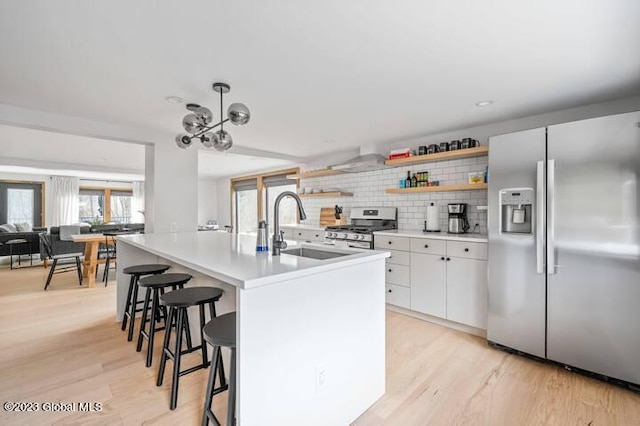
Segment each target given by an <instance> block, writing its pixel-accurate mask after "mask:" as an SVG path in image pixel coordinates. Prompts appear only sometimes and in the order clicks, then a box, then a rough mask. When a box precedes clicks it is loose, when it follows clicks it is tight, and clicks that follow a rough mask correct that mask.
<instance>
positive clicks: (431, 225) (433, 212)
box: [425, 203, 440, 231]
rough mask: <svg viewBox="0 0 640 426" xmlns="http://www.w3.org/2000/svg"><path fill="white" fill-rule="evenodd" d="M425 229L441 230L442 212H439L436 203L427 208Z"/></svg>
mask: <svg viewBox="0 0 640 426" xmlns="http://www.w3.org/2000/svg"><path fill="white" fill-rule="evenodd" d="M425 229H426V230H427V231H439V230H440V210H438V206H436V205H434V203H431V205H429V206H427V224H426V227H425Z"/></svg>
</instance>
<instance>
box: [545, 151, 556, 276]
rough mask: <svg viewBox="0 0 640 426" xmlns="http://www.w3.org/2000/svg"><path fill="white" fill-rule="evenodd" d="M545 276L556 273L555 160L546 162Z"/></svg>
mask: <svg viewBox="0 0 640 426" xmlns="http://www.w3.org/2000/svg"><path fill="white" fill-rule="evenodd" d="M547 197H548V199H547V200H548V206H547V274H548V275H552V274H555V273H556V253H555V241H554V237H555V232H554V230H555V216H556V213H555V208H556V160H549V161H548V162H547Z"/></svg>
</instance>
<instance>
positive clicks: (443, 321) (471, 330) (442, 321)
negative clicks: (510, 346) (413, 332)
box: [387, 303, 487, 339]
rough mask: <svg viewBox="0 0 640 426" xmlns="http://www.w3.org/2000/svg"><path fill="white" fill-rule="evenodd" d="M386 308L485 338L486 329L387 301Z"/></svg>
mask: <svg viewBox="0 0 640 426" xmlns="http://www.w3.org/2000/svg"><path fill="white" fill-rule="evenodd" d="M387 310H388V311H392V312H397V313H399V314H403V315H406V316H409V317H413V318H416V319H419V320H422V321H427V322H430V323H433V324H437V325H442V326H444V327H448V328H451V329H454V330H458V331H462V332H463V333H467V334H472V335H474V336H478V337H482V338H483V339H486V338H487V330H483V329H481V328H476V327H471V326H469V325H464V324H460V323H457V322H453V321H449V320H446V319H443V318H438V317H434V316H431V315H427V314H423V313H421V312H416V311H412V310H410V309H405V308H401V307H399V306H395V305H390V304H388V303H387Z"/></svg>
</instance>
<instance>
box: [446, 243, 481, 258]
mask: <svg viewBox="0 0 640 426" xmlns="http://www.w3.org/2000/svg"><path fill="white" fill-rule="evenodd" d="M447 256H454V257H464V258H467V259H479V260H487V244H486V243H467V242H464V241H447Z"/></svg>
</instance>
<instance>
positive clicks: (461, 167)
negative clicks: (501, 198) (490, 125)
mask: <svg viewBox="0 0 640 426" xmlns="http://www.w3.org/2000/svg"><path fill="white" fill-rule="evenodd" d="M486 165H487V157H477V158H465V159H460V160H447V161H439V162H436V163H426V164H417V165H414V166H404V167H395V168H389V169H383V170H378V171H373V172H365V173H349V174H344V175H339V176H327V177H319V178H312V179H304V180H302V181H301V182H300V187H302V188H318V189H322V188H339V189H341V190H343V191H348V192H353V194H354V196H353V197H341V198H336V199H330V198H304V199H303V203H304V207H305V210H306V212H307V216H308V219H307V220H306V221H305V223H308V224H314V225H317V224H318V222H319V220H320V217H319V216H320V208H321V207H333V205H335V204H338V205H340V206H342V207H343V208H344V213H345V214H346V215H347V217H349V216H348V215H349V213H350V210H351V208H352V207H366V206H374V207H375V206H383V207H397V208H398V221H399V226H400V227H402V228H413V229H422V227H423V226H424V220H425V219H426V206H427V205H429V203H431V202H433V203H436V205H437V206H438V207H439V210H440V226H441V229H443V230H446V228H447V204H449V203H452V202H460V201H462V202H465V203H467V204H469V222H470V224H471V227H472V228H473V226H474V225H475V224H476V223H478V224H479V227H480V232H482V233H486V232H487V229H486V227H487V214H486V212H484V211H478V210H477V209H476V208H475V206H476V205H486V204H487V191H484V190H480V191H462V192H425V193H418V194H411V195H408V194H387V193H385V192H384V190H385V189H387V188H398V187H399V184H400V180H401V179H406V177H407V171H410V172H411V173H412V174H413V173H415V172H422V171H428V172H429V175H430V177H431V179H433V180H439V181H440V185H448V184H458V183H467V182H468V178H469V175H468V174H469V173H470V172H484V169H485V167H486Z"/></svg>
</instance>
